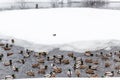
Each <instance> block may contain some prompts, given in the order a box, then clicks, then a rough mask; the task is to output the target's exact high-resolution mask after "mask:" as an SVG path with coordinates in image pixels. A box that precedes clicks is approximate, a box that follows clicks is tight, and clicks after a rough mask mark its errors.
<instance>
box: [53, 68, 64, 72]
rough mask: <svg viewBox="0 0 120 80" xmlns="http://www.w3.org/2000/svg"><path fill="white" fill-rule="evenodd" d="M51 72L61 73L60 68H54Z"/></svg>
mask: <svg viewBox="0 0 120 80" xmlns="http://www.w3.org/2000/svg"><path fill="white" fill-rule="evenodd" d="M53 71H54V72H55V73H61V72H62V68H59V67H57V68H54V69H53Z"/></svg>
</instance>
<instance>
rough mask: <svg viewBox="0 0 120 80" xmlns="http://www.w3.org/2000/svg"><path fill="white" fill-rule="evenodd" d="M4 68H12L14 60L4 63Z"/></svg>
mask: <svg viewBox="0 0 120 80" xmlns="http://www.w3.org/2000/svg"><path fill="white" fill-rule="evenodd" d="M4 66H12V60H9V62H4Z"/></svg>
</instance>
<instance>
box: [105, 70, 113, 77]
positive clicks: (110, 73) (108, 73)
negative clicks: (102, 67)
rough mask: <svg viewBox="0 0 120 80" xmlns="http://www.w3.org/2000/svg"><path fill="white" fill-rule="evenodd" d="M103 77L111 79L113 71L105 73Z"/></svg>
mask: <svg viewBox="0 0 120 80" xmlns="http://www.w3.org/2000/svg"><path fill="white" fill-rule="evenodd" d="M105 76H106V77H113V76H114V71H111V72H109V71H108V72H105Z"/></svg>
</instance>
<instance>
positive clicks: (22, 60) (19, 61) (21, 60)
mask: <svg viewBox="0 0 120 80" xmlns="http://www.w3.org/2000/svg"><path fill="white" fill-rule="evenodd" d="M16 62H18V63H22V64H25V60H24V59H20V60H18V61H16Z"/></svg>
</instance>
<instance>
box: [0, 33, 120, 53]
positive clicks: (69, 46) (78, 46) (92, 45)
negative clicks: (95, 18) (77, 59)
mask: <svg viewBox="0 0 120 80" xmlns="http://www.w3.org/2000/svg"><path fill="white" fill-rule="evenodd" d="M11 39H15V38H13V37H8V36H7V37H4V36H1V35H0V40H1V41H0V42H1V43H9V44H12V43H11ZM15 45H16V46H20V47H24V48H27V49H30V50H34V51H36V52H39V51H48V52H49V51H52V50H53V49H55V48H59V49H60V50H63V51H75V52H85V51H95V50H100V49H105V50H111V47H114V46H120V40H112V39H111V40H86V41H76V42H70V43H63V44H52V45H44V44H35V43H33V42H29V41H26V40H20V39H15Z"/></svg>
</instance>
